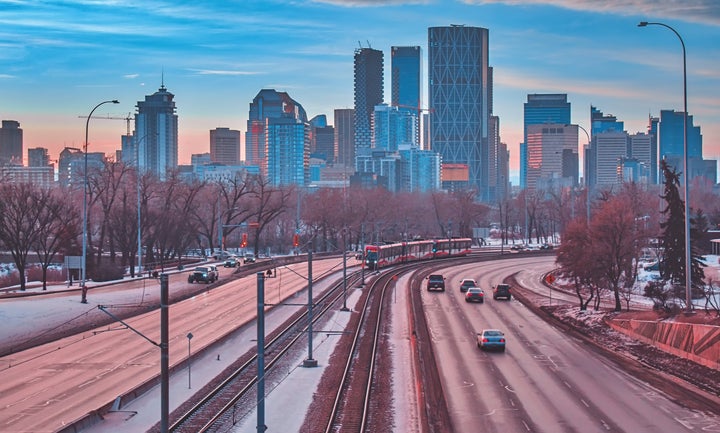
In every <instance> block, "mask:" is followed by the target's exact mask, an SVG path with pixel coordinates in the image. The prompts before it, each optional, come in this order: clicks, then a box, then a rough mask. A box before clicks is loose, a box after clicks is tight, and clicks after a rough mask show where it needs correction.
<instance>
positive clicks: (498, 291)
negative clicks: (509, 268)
mask: <svg viewBox="0 0 720 433" xmlns="http://www.w3.org/2000/svg"><path fill="white" fill-rule="evenodd" d="M499 298H503V299H507V300H508V301H509V300H510V299H511V298H512V295H511V294H510V285H509V284H496V285H495V287H493V299H499Z"/></svg>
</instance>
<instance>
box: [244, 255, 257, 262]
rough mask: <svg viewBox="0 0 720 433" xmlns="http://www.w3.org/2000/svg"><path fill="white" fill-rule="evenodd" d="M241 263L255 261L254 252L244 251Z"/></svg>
mask: <svg viewBox="0 0 720 433" xmlns="http://www.w3.org/2000/svg"><path fill="white" fill-rule="evenodd" d="M243 263H255V254H253V253H246V254H245V258H244V259H243Z"/></svg>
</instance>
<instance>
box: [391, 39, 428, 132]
mask: <svg viewBox="0 0 720 433" xmlns="http://www.w3.org/2000/svg"><path fill="white" fill-rule="evenodd" d="M390 55H391V69H392V74H391V81H390V87H391V91H390V104H391V105H392V106H393V107H398V109H400V110H403V111H407V112H409V113H412V115H413V116H415V118H416V120H415V125H416V131H415V139H416V140H417V141H416V143H415V145H416V146H419V145H420V119H421V117H422V85H423V77H422V50H421V48H420V47H419V46H410V47H395V46H393V47H391V48H390Z"/></svg>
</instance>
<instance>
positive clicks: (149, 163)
mask: <svg viewBox="0 0 720 433" xmlns="http://www.w3.org/2000/svg"><path fill="white" fill-rule="evenodd" d="M174 98H175V95H173V94H172V93H170V92H168V91H167V89H166V88H165V85H164V84H163V85H161V86H160V89H158V91H157V92H155V93H153V94H152V95H147V96H145V100H144V101H138V103H137V110H138V112H137V114H135V134H134V137H135V146H137V150H138V166H139V169H140V171H143V172H150V173H153V174H154V175H156V176H157V177H158V178H159V179H161V180H165V178H166V175H167V173H168V172H169V171H171V170H174V169H175V168H177V165H178V116H177V114H175V111H176V108H175V101H174V100H173V99H174Z"/></svg>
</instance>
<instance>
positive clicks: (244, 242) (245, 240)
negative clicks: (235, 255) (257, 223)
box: [240, 233, 247, 248]
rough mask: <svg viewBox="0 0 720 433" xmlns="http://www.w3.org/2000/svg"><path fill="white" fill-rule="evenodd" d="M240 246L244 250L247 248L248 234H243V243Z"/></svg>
mask: <svg viewBox="0 0 720 433" xmlns="http://www.w3.org/2000/svg"><path fill="white" fill-rule="evenodd" d="M240 246H241V247H243V248H245V247H246V246H247V233H243V234H242V242H240Z"/></svg>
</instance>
